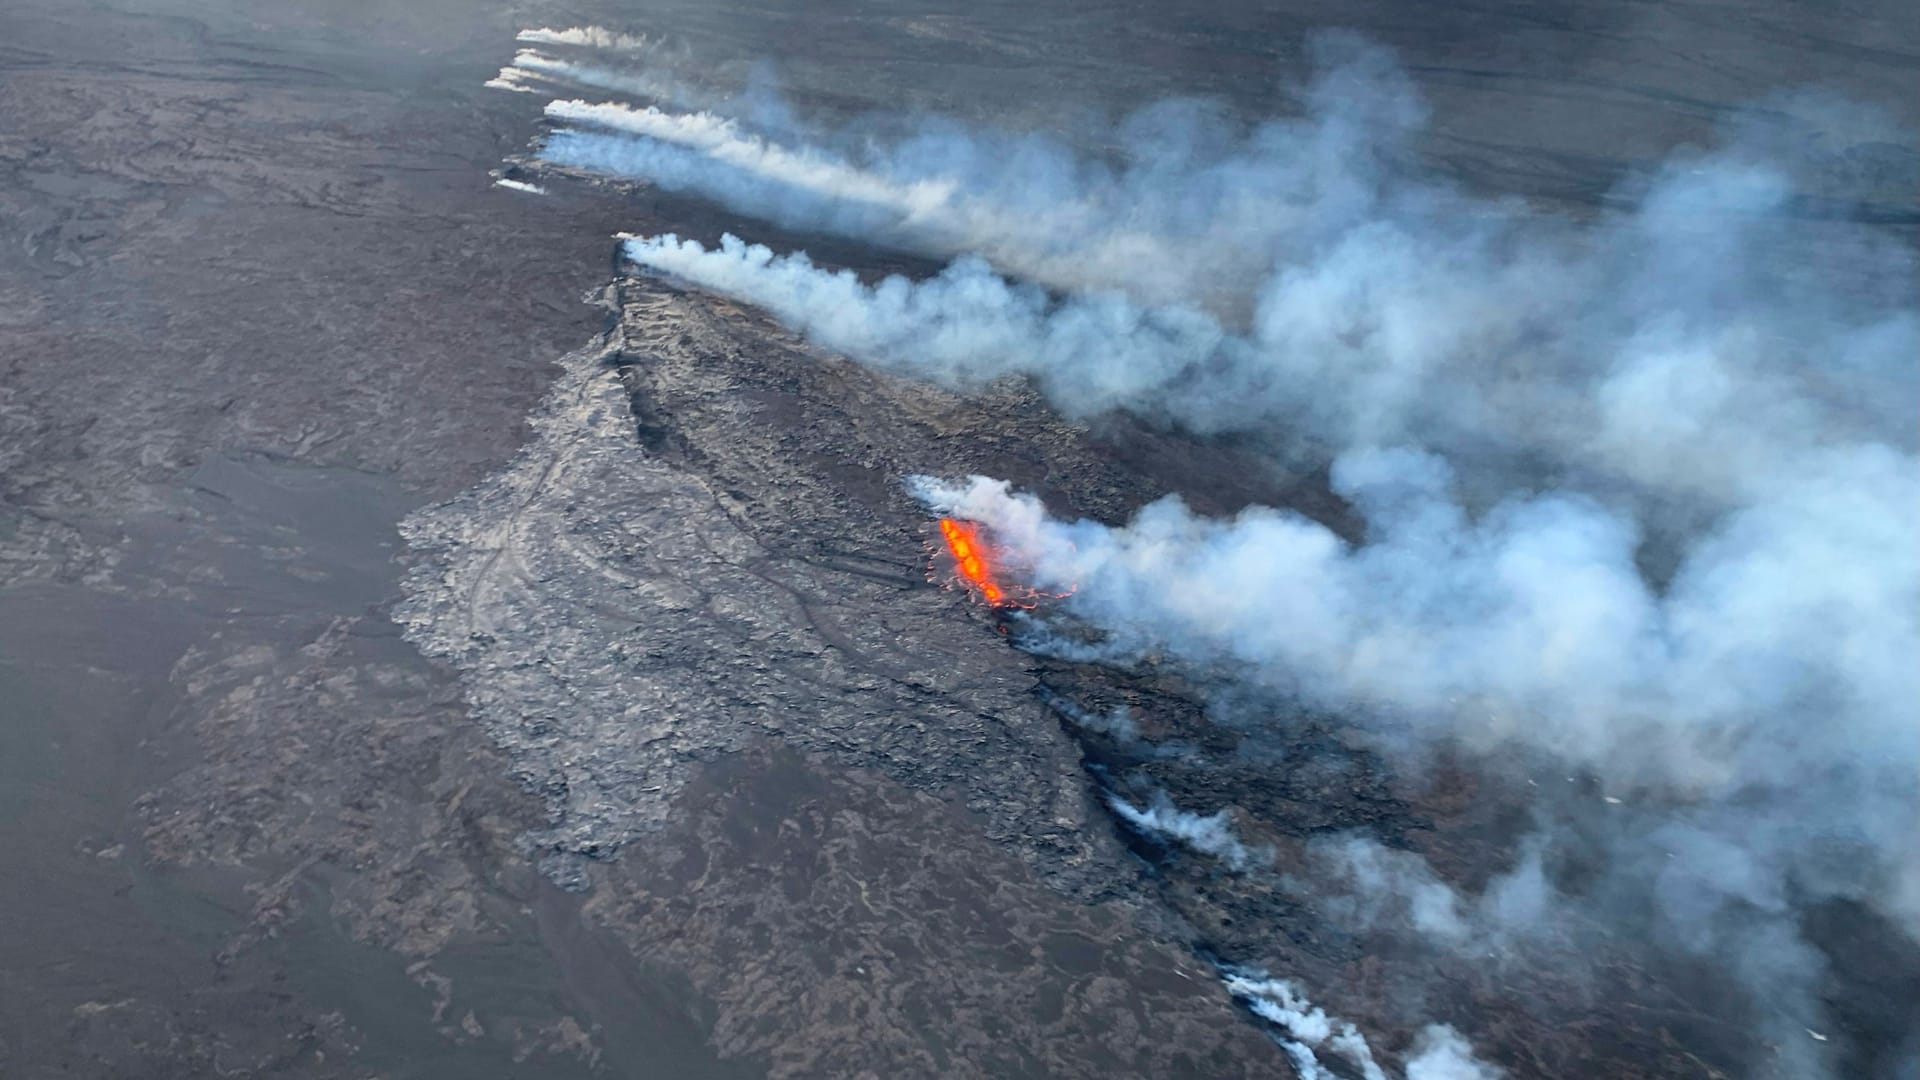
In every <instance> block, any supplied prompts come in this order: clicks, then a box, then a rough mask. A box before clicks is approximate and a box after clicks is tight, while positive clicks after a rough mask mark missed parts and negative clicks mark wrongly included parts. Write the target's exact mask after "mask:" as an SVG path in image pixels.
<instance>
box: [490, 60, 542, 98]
mask: <svg viewBox="0 0 1920 1080" xmlns="http://www.w3.org/2000/svg"><path fill="white" fill-rule="evenodd" d="M539 79H540V74H539V72H535V71H528V70H527V69H525V68H517V67H503V68H501V69H500V74H498V75H495V76H494V77H493V78H491V79H488V80H487V81H486V82H484V83H481V84H480V85H482V86H484V87H486V88H487V89H489V90H505V91H507V92H508V93H513V94H537V93H539V92H540V90H539V88H538V87H535V86H530V85H528V84H530V83H534V82H538V81H539Z"/></svg>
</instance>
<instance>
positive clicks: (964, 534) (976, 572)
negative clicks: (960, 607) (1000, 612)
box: [940, 518, 1006, 606]
mask: <svg viewBox="0 0 1920 1080" xmlns="http://www.w3.org/2000/svg"><path fill="white" fill-rule="evenodd" d="M940 535H941V536H942V537H945V538H946V541H947V551H948V552H949V553H950V554H952V556H953V565H954V566H955V567H957V568H959V570H960V576H961V577H963V578H966V579H967V584H968V585H970V586H972V587H973V588H976V589H978V590H980V595H981V596H984V597H986V599H987V603H989V604H994V605H996V606H997V605H999V604H1001V603H1003V602H1005V600H1006V593H1004V592H1002V591H1001V589H1000V586H998V585H996V584H994V581H993V567H992V566H990V565H989V564H988V563H987V546H986V545H985V544H983V543H981V542H980V530H979V527H978V526H976V525H974V524H973V522H971V521H955V520H954V519H953V518H941V519H940Z"/></svg>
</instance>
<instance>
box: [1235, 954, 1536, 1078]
mask: <svg viewBox="0 0 1920 1080" xmlns="http://www.w3.org/2000/svg"><path fill="white" fill-rule="evenodd" d="M1224 978H1225V982H1226V987H1227V992H1228V993H1230V994H1232V995H1233V996H1234V997H1235V998H1237V999H1238V1000H1239V1001H1241V1002H1242V1003H1243V1004H1245V1005H1246V1007H1247V1008H1248V1009H1249V1010H1251V1011H1252V1012H1253V1014H1254V1015H1255V1016H1258V1017H1260V1018H1261V1019H1263V1020H1266V1021H1267V1022H1268V1023H1270V1024H1273V1025H1274V1026H1275V1027H1276V1028H1278V1029H1279V1032H1280V1036H1281V1045H1282V1046H1283V1047H1285V1048H1286V1050H1287V1053H1288V1056H1289V1057H1290V1058H1291V1059H1292V1060H1293V1063H1294V1066H1295V1069H1296V1070H1297V1071H1298V1072H1299V1074H1300V1076H1301V1077H1302V1078H1303V1080H1312V1078H1314V1077H1321V1076H1326V1075H1327V1072H1326V1070H1325V1069H1324V1068H1323V1067H1322V1065H1321V1058H1320V1054H1321V1053H1323V1052H1325V1053H1328V1054H1331V1055H1333V1056H1337V1057H1339V1058H1341V1059H1342V1060H1343V1061H1345V1062H1346V1064H1347V1065H1348V1066H1350V1067H1351V1068H1352V1069H1354V1070H1355V1071H1357V1072H1358V1073H1359V1075H1360V1077H1361V1080H1387V1071H1386V1070H1385V1069H1384V1068H1382V1067H1381V1066H1380V1063H1379V1062H1378V1061H1377V1060H1376V1059H1375V1058H1374V1056H1373V1048H1372V1047H1371V1046H1370V1045H1368V1043H1367V1039H1366V1036H1364V1035H1362V1034H1360V1032H1359V1031H1358V1030H1356V1029H1355V1028H1354V1026H1353V1025H1352V1024H1350V1023H1347V1022H1346V1021H1344V1020H1338V1019H1335V1018H1333V1017H1330V1016H1328V1015H1327V1013H1326V1010H1324V1009H1322V1008H1320V1007H1319V1006H1317V1005H1315V1004H1313V1003H1312V1002H1311V1001H1309V1000H1307V996H1306V995H1305V994H1304V993H1302V992H1301V990H1300V987H1299V986H1297V985H1296V984H1294V983H1293V982H1292V981H1291V980H1288V979H1275V978H1270V977H1268V976H1267V975H1266V974H1265V973H1262V972H1246V971H1234V970H1227V971H1226V972H1225V973H1224ZM1501 1075H1502V1074H1501V1071H1500V1070H1499V1069H1497V1068H1494V1067H1493V1066H1491V1065H1488V1064H1486V1063H1485V1062H1483V1061H1481V1060H1479V1059H1478V1058H1477V1057H1475V1056H1474V1053H1473V1047H1472V1046H1471V1045H1470V1044H1469V1043H1468V1042H1467V1040H1466V1039H1465V1038H1464V1037H1462V1036H1461V1035H1460V1033H1459V1032H1457V1031H1455V1030H1453V1029H1452V1028H1450V1027H1448V1026H1446V1025H1444V1024H1429V1025H1428V1026H1427V1027H1425V1028H1424V1029H1422V1031H1421V1033H1420V1036H1419V1038H1418V1039H1416V1040H1415V1042H1414V1045H1413V1048H1412V1051H1411V1052H1410V1054H1409V1056H1408V1058H1407V1067H1406V1080H1498V1078H1499V1077H1500V1076H1501Z"/></svg>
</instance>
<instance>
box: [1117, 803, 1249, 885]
mask: <svg viewBox="0 0 1920 1080" xmlns="http://www.w3.org/2000/svg"><path fill="white" fill-rule="evenodd" d="M1107 805H1109V806H1111V807H1112V808H1113V812H1114V813H1115V814H1118V815H1119V816H1120V820H1122V821H1124V822H1126V823H1127V824H1128V825H1131V826H1132V827H1133V828H1134V829H1136V830H1138V831H1140V832H1142V833H1144V834H1146V835H1148V836H1154V837H1158V838H1160V839H1163V840H1171V841H1174V842H1176V843H1178V844H1180V845H1182V846H1184V847H1188V848H1192V849H1193V850H1194V851H1198V852H1200V853H1201V854H1203V855H1211V856H1213V857H1214V858H1216V859H1219V860H1220V861H1221V862H1224V863H1226V864H1227V865H1228V866H1230V867H1232V868H1233V869H1235V870H1244V869H1246V866H1247V863H1248V861H1249V859H1250V858H1251V857H1252V855H1251V853H1250V852H1249V851H1248V850H1247V846H1246V845H1245V844H1243V843H1241V842H1240V838H1239V837H1237V836H1235V835H1233V826H1232V824H1231V823H1229V821H1228V820H1227V812H1226V811H1225V810H1222V811H1220V812H1219V813H1217V814H1206V815H1202V814H1195V813H1193V812H1191V811H1187V810H1182V809H1180V808H1179V807H1177V806H1175V805H1173V800H1171V799H1169V798H1167V796H1166V793H1165V792H1160V793H1157V794H1156V795H1154V797H1153V799H1152V801H1151V802H1149V803H1148V804H1147V805H1146V806H1134V805H1133V804H1132V803H1129V802H1127V801H1126V800H1125V799H1122V798H1121V797H1120V796H1118V795H1109V796H1107Z"/></svg>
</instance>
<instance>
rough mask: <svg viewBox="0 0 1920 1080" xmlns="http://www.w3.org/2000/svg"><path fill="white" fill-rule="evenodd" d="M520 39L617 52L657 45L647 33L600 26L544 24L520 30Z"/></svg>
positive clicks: (641, 50) (634, 50)
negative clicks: (552, 25)
mask: <svg viewBox="0 0 1920 1080" xmlns="http://www.w3.org/2000/svg"><path fill="white" fill-rule="evenodd" d="M518 40H520V41H522V42H525V43H526V44H528V45H576V46H579V47H582V48H589V49H610V50H613V51H615V52H644V51H646V50H648V49H651V48H653V47H654V45H655V42H654V41H653V40H652V39H650V38H648V37H647V36H646V35H645V34H623V33H620V32H619V31H617V30H608V29H605V28H604V27H599V26H569V27H567V28H566V29H564V30H555V29H552V28H550V27H545V26H542V27H539V28H538V29H531V30H522V31H520V33H519V35H518Z"/></svg>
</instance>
